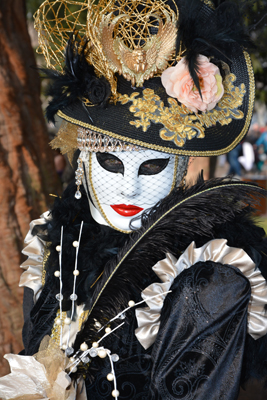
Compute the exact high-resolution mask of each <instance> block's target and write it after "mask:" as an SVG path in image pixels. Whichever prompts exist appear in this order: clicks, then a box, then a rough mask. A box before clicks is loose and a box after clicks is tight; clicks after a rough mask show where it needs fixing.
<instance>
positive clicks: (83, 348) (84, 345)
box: [80, 342, 88, 351]
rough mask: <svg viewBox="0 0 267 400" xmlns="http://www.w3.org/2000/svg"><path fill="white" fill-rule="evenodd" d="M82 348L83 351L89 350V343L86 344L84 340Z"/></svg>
mask: <svg viewBox="0 0 267 400" xmlns="http://www.w3.org/2000/svg"><path fill="white" fill-rule="evenodd" d="M80 349H81V350H82V351H86V350H88V346H87V344H86V343H85V342H83V343H82V344H81V345H80Z"/></svg>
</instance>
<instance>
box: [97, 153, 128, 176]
mask: <svg viewBox="0 0 267 400" xmlns="http://www.w3.org/2000/svg"><path fill="white" fill-rule="evenodd" d="M96 158H97V161H98V162H99V164H100V165H101V167H102V168H104V169H105V170H106V171H109V172H113V173H114V174H122V175H123V174H124V165H123V162H122V161H121V160H120V159H119V158H118V157H116V156H114V155H113V154H109V153H96Z"/></svg>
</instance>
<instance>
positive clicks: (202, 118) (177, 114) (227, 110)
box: [118, 74, 246, 147]
mask: <svg viewBox="0 0 267 400" xmlns="http://www.w3.org/2000/svg"><path fill="white" fill-rule="evenodd" d="M235 80H236V76H235V75H234V74H228V75H227V76H226V78H225V80H224V82H223V85H224V95H223V97H222V99H221V100H220V101H219V103H218V104H217V106H216V107H215V108H214V109H212V110H210V111H208V112H206V113H198V114H194V113H192V112H191V111H190V110H189V109H188V108H187V107H185V106H184V105H180V104H179V103H178V101H177V100H176V99H173V98H171V97H168V103H169V106H168V107H165V106H164V102H163V101H162V100H161V99H160V97H159V96H158V95H156V94H155V92H154V90H152V89H144V90H143V97H138V96H139V93H138V92H133V93H132V94H131V96H128V95H127V94H124V95H120V96H119V99H118V101H120V102H121V104H127V103H128V102H131V103H132V105H130V108H129V110H130V112H131V113H133V115H134V117H136V119H135V120H133V121H130V124H131V125H134V126H136V128H140V127H142V129H143V132H147V130H148V128H149V127H150V124H151V122H153V123H155V124H157V123H159V124H161V125H163V128H161V129H160V131H159V135H160V137H161V139H163V140H167V141H173V142H174V143H175V144H176V145H177V146H178V147H183V146H184V144H185V143H186V140H191V139H193V138H194V137H198V138H204V137H205V128H210V127H212V126H214V125H216V123H219V124H220V125H229V124H230V123H231V122H232V119H242V118H243V117H244V113H243V112H242V111H241V110H238V107H240V106H241V105H242V103H243V98H244V95H245V93H246V88H245V85H244V84H243V83H242V84H241V85H240V86H234V84H233V82H235Z"/></svg>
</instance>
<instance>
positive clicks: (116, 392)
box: [111, 389, 120, 397]
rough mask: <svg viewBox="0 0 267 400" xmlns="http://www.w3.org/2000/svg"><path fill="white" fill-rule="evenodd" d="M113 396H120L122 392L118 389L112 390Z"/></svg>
mask: <svg viewBox="0 0 267 400" xmlns="http://www.w3.org/2000/svg"><path fill="white" fill-rule="evenodd" d="M111 394H112V397H119V395H120V392H119V391H118V390H115V389H114V390H112V393H111Z"/></svg>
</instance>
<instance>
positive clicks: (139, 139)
mask: <svg viewBox="0 0 267 400" xmlns="http://www.w3.org/2000/svg"><path fill="white" fill-rule="evenodd" d="M229 4H230V2H229ZM231 11H233V16H232V14H231V16H230V14H229V13H227V7H222V8H220V6H218V7H215V6H214V4H213V3H212V1H211V0H196V1H194V2H192V3H191V2H188V1H187V0H157V1H156V0H45V1H44V3H43V4H42V5H41V6H40V8H39V10H38V11H37V12H36V14H35V27H36V29H37V31H38V35H39V49H38V51H39V52H41V53H43V54H44V56H45V59H46V63H47V67H48V68H49V71H48V73H47V75H48V77H50V78H52V79H53V80H54V82H55V84H54V85H51V87H52V89H51V90H50V94H51V96H52V100H51V101H50V102H49V105H48V107H47V117H48V119H50V120H51V121H53V118H54V115H55V114H57V115H59V116H60V117H61V118H63V120H65V121H67V122H69V123H71V124H73V125H76V126H79V127H81V128H84V129H85V130H86V132H87V131H88V132H91V131H92V132H93V136H92V137H91V136H90V137H88V138H87V139H88V140H89V139H90V140H89V142H90V146H91V144H93V145H94V144H95V143H96V142H95V139H96V138H99V140H102V137H103V135H104V136H106V137H108V138H109V139H108V140H111V139H112V140H114V143H117V141H120V142H126V143H128V144H131V145H133V146H141V147H144V148H151V149H154V150H158V151H163V152H166V153H173V154H184V155H196V156H208V155H218V154H223V153H226V152H228V151H230V150H231V149H232V148H233V147H234V146H236V145H237V144H238V143H239V142H240V140H241V139H242V138H243V137H244V135H245V134H246V132H247V130H248V127H249V124H250V120H251V116H252V110H253V101H254V91H255V87H254V79H253V70H252V66H251V61H250V58H249V56H248V54H247V53H246V52H245V51H244V47H243V46H244V45H246V36H245V34H244V35H243V36H242V32H241V30H240V29H239V28H236V30H235V28H234V24H233V23H232V22H231V21H230V22H229V24H226V26H225V20H226V18H228V19H229V18H230V20H231V18H232V19H233V21H235V22H236V20H238V18H239V14H238V12H237V11H236V10H235V8H231ZM235 12H237V14H238V15H237V14H235ZM228 25H229V26H228ZM235 25H236V24H235ZM237 26H239V25H237ZM222 32H223V35H222ZM222 36H223V37H224V39H225V38H228V39H229V40H221V37H222ZM200 44H201V46H200ZM200 47H201V52H202V51H203V53H202V54H201V53H200V54H199V51H200ZM51 69H52V70H53V71H52V73H51V71H50V70H51ZM160 78H161V79H160ZM75 129H77V128H75ZM67 131H68V130H67ZM90 135H91V134H90ZM96 135H98V136H96ZM72 141H73V137H72V136H71V137H69V136H68V134H67V135H66V136H64V137H63V136H61V134H59V136H58V141H57V142H56V143H54V142H53V144H54V145H58V146H59V147H60V148H61V150H62V151H63V152H64V151H65V150H64V149H65V147H66V146H67V147H69V145H71V148H72V149H74V148H77V142H76V141H74V142H72ZM67 142H68V143H67ZM89 142H88V143H89ZM97 143H98V142H97ZM101 143H102V142H101ZM110 143H111V142H109V145H108V148H113V147H112V146H113V144H114V143H113V142H112V144H110ZM101 146H102V145H101ZM91 147H92V146H91ZM91 147H90V149H91ZM92 149H93V147H92ZM101 149H102V147H101Z"/></svg>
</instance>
